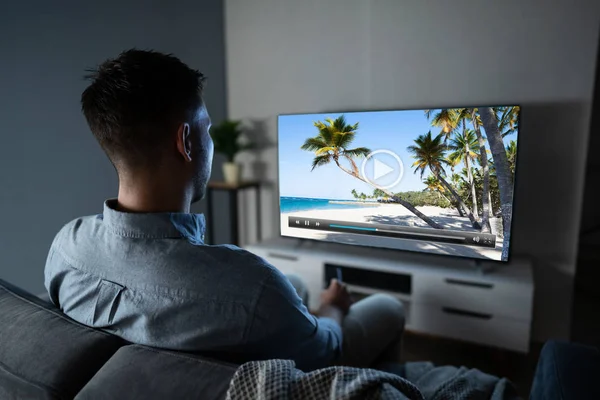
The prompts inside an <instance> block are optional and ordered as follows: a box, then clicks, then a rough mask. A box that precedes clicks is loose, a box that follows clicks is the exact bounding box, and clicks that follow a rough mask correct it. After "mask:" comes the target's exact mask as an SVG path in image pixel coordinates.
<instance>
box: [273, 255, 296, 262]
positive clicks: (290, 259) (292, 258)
mask: <svg viewBox="0 0 600 400" xmlns="http://www.w3.org/2000/svg"><path fill="white" fill-rule="evenodd" d="M269 257H272V258H279V259H280V260H288V261H298V257H295V256H288V255H287V254H279V253H269Z"/></svg>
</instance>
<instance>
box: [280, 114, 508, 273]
mask: <svg viewBox="0 0 600 400" xmlns="http://www.w3.org/2000/svg"><path fill="white" fill-rule="evenodd" d="M519 114H520V107H519V106H491V107H489V106H486V107H481V106H479V107H471V108H466V107H465V108H438V109H426V110H397V111H368V112H335V113H323V114H294V115H280V116H279V117H278V143H279V144H278V146H279V155H278V157H279V195H280V216H281V219H280V224H281V231H280V233H281V235H282V236H286V237H294V238H301V239H313V240H320V241H330V242H336V243H344V244H351V245H361V246H373V247H383V248H391V249H398V250H407V251H416V252H425V253H433V254H438V255H448V256H458V257H468V258H475V259H486V260H495V261H508V258H509V249H510V232H511V224H512V210H513V191H514V181H515V173H516V160H517V148H518V146H517V143H518V136H519Z"/></svg>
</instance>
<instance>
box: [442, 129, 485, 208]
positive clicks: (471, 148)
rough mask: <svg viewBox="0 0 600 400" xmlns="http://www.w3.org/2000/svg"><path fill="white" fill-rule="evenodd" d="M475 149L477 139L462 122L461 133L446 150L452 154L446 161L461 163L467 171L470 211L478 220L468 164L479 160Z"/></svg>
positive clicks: (473, 184)
mask: <svg viewBox="0 0 600 400" xmlns="http://www.w3.org/2000/svg"><path fill="white" fill-rule="evenodd" d="M477 147H478V145H477V137H476V136H475V133H473V131H472V130H470V129H467V128H466V121H465V120H463V130H462V133H458V134H456V135H454V137H453V138H452V139H451V140H450V143H449V144H448V149H449V150H450V151H452V153H450V154H449V155H448V160H449V161H450V162H451V163H453V164H458V163H460V162H461V161H462V162H464V164H465V169H466V170H467V182H468V183H469V186H470V187H471V196H472V198H473V201H472V204H473V207H472V209H471V211H472V212H473V216H474V217H475V218H478V216H479V213H478V211H477V194H476V192H475V183H474V181H473V174H472V173H471V164H470V163H471V162H473V161H475V160H476V159H478V158H479V154H478V152H477Z"/></svg>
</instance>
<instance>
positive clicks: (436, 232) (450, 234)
mask: <svg viewBox="0 0 600 400" xmlns="http://www.w3.org/2000/svg"><path fill="white" fill-rule="evenodd" d="M288 226H289V227H290V228H300V229H312V230H316V231H326V232H348V233H356V234H360V235H372V236H385V237H393V238H399V239H410V240H425V241H432V242H442V243H455V244H462V245H469V246H478V247H490V248H495V247H496V235H490V234H488V233H480V232H463V231H452V230H447V229H433V228H411V227H405V226H396V225H385V224H367V223H361V222H352V223H349V222H347V221H334V220H330V219H315V218H301V217H294V216H290V217H288Z"/></svg>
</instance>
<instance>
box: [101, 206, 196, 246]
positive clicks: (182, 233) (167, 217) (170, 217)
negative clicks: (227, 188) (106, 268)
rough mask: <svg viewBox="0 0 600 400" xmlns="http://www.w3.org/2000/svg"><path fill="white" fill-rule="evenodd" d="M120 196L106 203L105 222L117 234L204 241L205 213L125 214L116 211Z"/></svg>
mask: <svg viewBox="0 0 600 400" xmlns="http://www.w3.org/2000/svg"><path fill="white" fill-rule="evenodd" d="M116 205H117V199H109V200H106V201H105V202H104V213H103V214H102V215H103V221H104V223H105V224H106V225H107V226H108V227H110V229H112V230H113V231H114V232H115V233H117V234H119V235H122V236H127V237H139V238H147V239H165V238H181V237H184V238H186V239H188V240H189V241H190V242H192V243H194V244H202V243H204V231H205V229H206V223H205V219H204V215H202V214H191V213H126V212H122V211H117V210H116Z"/></svg>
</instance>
